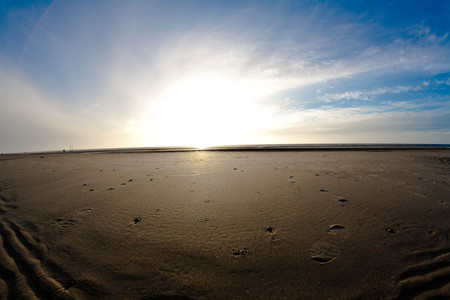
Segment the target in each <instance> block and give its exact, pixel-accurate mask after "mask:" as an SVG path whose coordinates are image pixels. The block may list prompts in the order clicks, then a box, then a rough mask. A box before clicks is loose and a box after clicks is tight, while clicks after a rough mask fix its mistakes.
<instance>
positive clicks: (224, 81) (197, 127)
mask: <svg viewBox="0 0 450 300" xmlns="http://www.w3.org/2000/svg"><path fill="white" fill-rule="evenodd" d="M263 95H264V85H262V86H260V85H259V84H258V83H256V82H252V81H249V80H246V79H236V78H234V79H233V78H230V77H223V76H222V77H218V76H214V75H208V76H194V77H190V78H184V79H182V80H178V81H176V82H174V83H171V84H168V86H167V87H166V88H165V89H163V91H162V92H161V93H160V94H159V95H158V97H157V99H156V100H155V101H153V102H152V103H151V105H150V106H149V109H148V111H147V113H146V116H145V122H144V125H143V130H144V134H143V135H144V138H145V139H147V140H148V139H152V140H153V141H155V142H154V143H157V144H158V145H164V146H190V147H195V148H199V149H205V148H207V147H211V146H217V145H231V144H246V143H252V141H253V139H254V136H253V135H254V132H255V130H257V129H259V128H261V127H262V126H263V124H262V123H264V120H263V119H261V117H262V115H261V112H262V111H261V110H260V109H259V106H258V105H257V101H258V100H259V99H261V97H262V96H263Z"/></svg>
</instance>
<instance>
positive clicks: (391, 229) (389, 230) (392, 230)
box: [386, 227, 396, 233]
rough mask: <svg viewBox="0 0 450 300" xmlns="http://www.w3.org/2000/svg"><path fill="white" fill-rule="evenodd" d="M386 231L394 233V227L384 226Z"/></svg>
mask: <svg viewBox="0 0 450 300" xmlns="http://www.w3.org/2000/svg"><path fill="white" fill-rule="evenodd" d="M386 231H387V232H389V233H396V231H395V229H394V228H390V227H388V228H386Z"/></svg>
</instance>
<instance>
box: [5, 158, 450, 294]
mask: <svg viewBox="0 0 450 300" xmlns="http://www.w3.org/2000/svg"><path fill="white" fill-rule="evenodd" d="M41 156H42V157H41ZM449 157H450V151H449V150H414V151H413V150H410V151H401V150H398V151H338V152H334V151H333V152H328V151H306V152H296V151H280V152H277V151H274V152H263V151H259V152H257V151H255V152H174V153H122V154H111V153H109V154H108V153H97V154H71V153H65V154H44V155H41V154H39V155H1V156H0V170H1V172H0V195H1V200H0V232H1V240H0V242H1V243H2V246H1V247H0V274H1V275H0V298H1V299H35V298H42V299H52V298H54V299H60V298H61V299H101V298H104V299H385V298H386V299H391V298H399V299H409V298H417V299H448V297H450V241H449V237H450V236H449V234H450V196H449V195H450V186H449V183H450V178H449V175H450V159H449Z"/></svg>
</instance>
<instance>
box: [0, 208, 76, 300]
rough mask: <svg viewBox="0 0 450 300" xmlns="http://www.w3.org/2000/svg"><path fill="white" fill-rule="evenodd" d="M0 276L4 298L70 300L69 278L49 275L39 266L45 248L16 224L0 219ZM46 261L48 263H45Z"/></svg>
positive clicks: (60, 271)
mask: <svg viewBox="0 0 450 300" xmlns="http://www.w3.org/2000/svg"><path fill="white" fill-rule="evenodd" d="M0 236H1V239H0V243H1V244H0V279H1V280H2V281H3V282H4V284H5V285H6V287H7V295H5V296H6V299H73V297H72V296H71V295H70V293H69V291H68V289H69V288H70V287H71V286H72V285H73V280H72V279H71V278H70V276H68V274H64V271H62V270H60V269H58V266H56V265H54V264H52V265H53V268H56V269H58V270H57V271H58V273H59V274H61V275H64V276H63V277H66V278H67V281H66V282H65V283H64V284H62V283H60V282H58V281H57V280H55V279H54V278H52V277H51V276H50V275H49V273H48V272H47V270H46V269H45V267H44V265H43V260H44V258H45V256H46V252H47V249H46V248H45V246H43V245H42V244H41V243H39V242H38V241H37V240H35V239H34V238H33V237H32V236H31V235H30V234H29V233H28V232H26V231H25V230H24V229H23V228H22V227H21V226H20V225H18V224H17V223H15V222H13V221H8V220H7V219H5V218H3V217H1V218H0ZM49 263H50V262H49Z"/></svg>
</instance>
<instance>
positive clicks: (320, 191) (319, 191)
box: [319, 190, 328, 192]
mask: <svg viewBox="0 0 450 300" xmlns="http://www.w3.org/2000/svg"><path fill="white" fill-rule="evenodd" d="M319 192H328V191H327V190H319Z"/></svg>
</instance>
